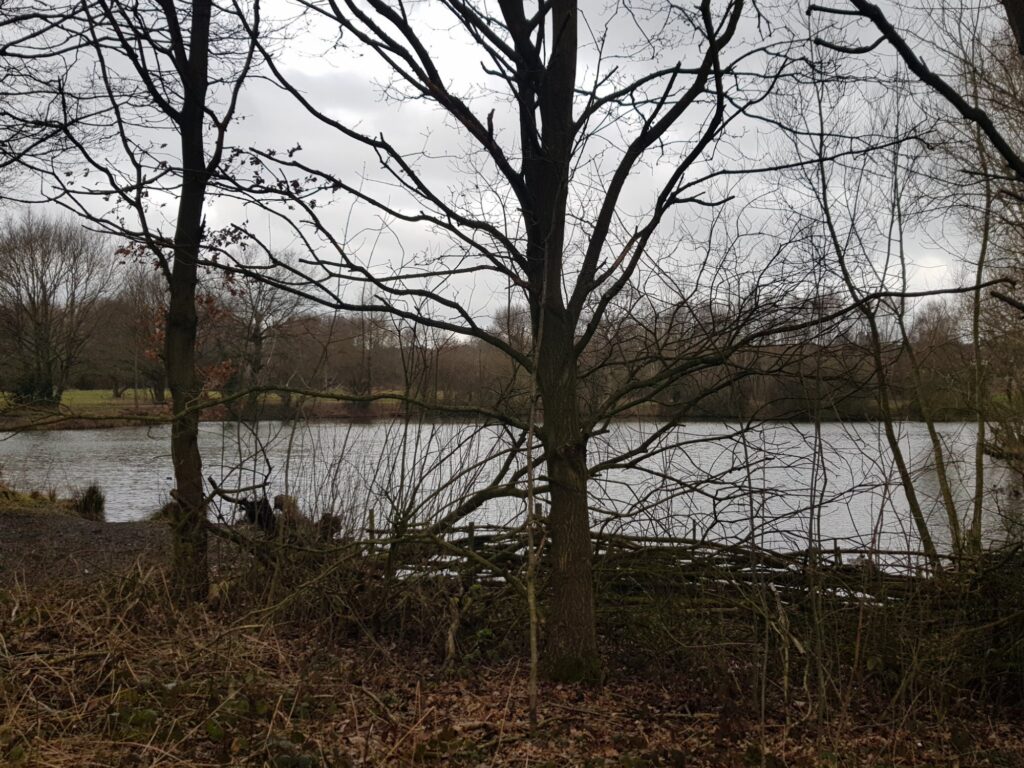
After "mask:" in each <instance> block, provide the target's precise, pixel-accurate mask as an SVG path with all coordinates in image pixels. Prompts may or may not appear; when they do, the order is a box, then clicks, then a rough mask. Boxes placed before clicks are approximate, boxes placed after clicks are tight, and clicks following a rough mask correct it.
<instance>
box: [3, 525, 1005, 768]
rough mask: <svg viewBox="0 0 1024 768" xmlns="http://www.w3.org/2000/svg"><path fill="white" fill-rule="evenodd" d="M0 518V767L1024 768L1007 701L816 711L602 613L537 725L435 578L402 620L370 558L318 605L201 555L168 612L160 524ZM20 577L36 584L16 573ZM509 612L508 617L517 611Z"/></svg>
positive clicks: (705, 652)
mask: <svg viewBox="0 0 1024 768" xmlns="http://www.w3.org/2000/svg"><path fill="white" fill-rule="evenodd" d="M2 523H3V525H2V526H0V557H2V558H3V559H2V563H3V571H2V574H3V576H2V578H3V582H2V583H3V586H2V588H0V638H2V642H0V670H2V674H0V713H2V714H0V762H4V763H6V764H14V765H17V764H23V765H48V766H69V767H70V766H82V765H140V766H141V765H146V766H149V765H187V766H201V765H202V766H206V765H269V766H316V765H323V766H349V765H466V766H476V765H523V766H525V765H531V766H536V765H551V766H556V765H593V766H613V765H628V766H656V765H664V766H743V765H754V766H756V765H766V766H783V765H785V766H819V765H820V766H881V765H885V766H889V765H899V766H904V765H906V766H912V765H914V766H926V765H927V766H934V765H951V766H952V765H960V766H968V765H978V766H981V765H987V766H1007V767H1009V766H1020V765H1024V733H1022V732H1021V730H1020V728H1019V723H1020V719H1019V718H1020V714H1021V713H1020V712H1019V710H1015V709H1014V708H1013V707H1003V708H999V709H997V708H994V707H993V706H989V705H984V704H981V703H978V702H974V703H970V702H959V703H958V702H955V701H949V702H936V701H926V700H918V701H915V702H911V703H910V704H909V706H902V705H900V706H898V707H897V706H895V702H896V701H898V699H899V697H898V695H894V691H893V690H889V689H886V688H885V687H884V686H883V685H882V684H881V683H877V686H878V687H877V688H876V689H874V693H875V695H870V694H871V693H872V692H871V691H870V690H866V689H865V690H858V691H855V692H854V695H853V696H852V697H851V698H850V699H849V700H848V701H846V702H845V703H843V702H838V704H836V706H834V707H832V708H831V709H830V710H829V712H828V714H827V715H826V714H825V713H824V711H823V710H822V709H821V708H820V707H818V706H817V705H813V704H811V703H809V702H810V699H809V697H806V696H804V695H803V694H804V691H802V690H800V686H799V685H796V686H794V691H789V692H787V693H786V695H783V694H784V692H783V691H782V690H781V689H779V688H777V687H775V686H769V687H768V688H767V689H766V693H765V695H764V696H763V697H754V696H751V694H750V692H749V691H747V690H746V687H745V685H744V683H743V680H744V679H745V678H746V675H747V674H748V672H749V670H748V669H744V668H743V667H742V666H741V663H742V659H743V658H745V655H747V656H749V655H750V654H753V653H754V649H753V648H752V647H751V648H749V649H742V648H741V649H740V650H739V651H736V650H735V649H730V648H729V646H728V644H726V643H722V644H721V646H718V643H719V642H720V639H719V638H716V637H714V636H708V638H707V640H708V642H709V643H712V644H715V647H714V648H711V649H710V650H709V649H707V648H700V647H699V645H697V644H696V643H695V642H694V640H693V638H686V637H681V636H680V637H679V639H678V643H679V644H683V645H685V646H686V647H685V648H682V649H677V652H678V653H680V654H681V655H680V656H678V658H689V659H691V660H692V664H686V663H681V662H680V663H677V662H676V661H673V659H675V658H677V657H675V656H671V657H670V656H666V657H665V663H664V664H662V665H661V666H658V665H657V664H656V663H655V664H651V663H649V662H646V661H645V662H644V663H640V662H638V660H637V659H635V658H634V659H631V658H629V656H630V652H629V651H628V649H626V650H611V648H612V647H617V646H624V643H623V642H622V640H621V633H622V632H623V629H622V627H621V626H619V627H617V628H615V629H614V632H616V633H618V634H616V635H615V637H616V638H618V640H617V641H616V642H613V641H612V639H611V638H610V637H609V636H608V634H609V631H610V630H609V629H608V626H609V621H608V619H607V618H606V619H604V620H603V625H604V627H605V629H603V630H602V634H603V645H604V647H605V648H606V649H608V650H607V652H608V653H609V657H608V658H607V661H608V676H607V681H606V683H605V685H603V686H601V687H591V688H587V687H572V686H549V685H542V687H541V691H540V711H539V725H538V727H537V728H536V730H535V731H533V732H531V730H530V728H529V722H528V715H527V695H526V682H527V662H526V661H525V659H524V658H522V657H521V656H520V654H519V652H517V651H515V650H511V651H510V650H509V648H513V649H514V648H515V647H516V643H517V642H518V639H519V637H520V634H519V630H521V627H520V628H516V627H512V629H508V630H507V633H508V636H507V637H503V636H502V635H501V631H500V628H501V626H502V625H501V622H500V620H498V619H492V621H491V622H490V623H489V624H481V623H480V619H479V617H476V616H475V615H474V614H473V612H472V610H470V607H469V602H468V599H466V598H464V599H463V600H462V605H463V613H462V627H461V629H460V634H459V638H460V639H459V641H458V645H459V648H460V653H459V654H458V656H457V657H455V658H452V657H450V656H447V657H446V653H445V648H444V646H445V643H444V642H440V643H438V642H435V641H433V640H432V639H431V638H432V637H433V636H432V635H430V634H429V633H427V632H426V631H425V630H424V629H423V628H424V627H427V626H431V625H433V626H437V625H440V626H441V627H442V628H448V627H449V626H450V615H451V614H450V611H449V608H450V605H446V604H445V601H444V600H443V599H442V598H441V596H440V593H438V592H433V593H430V592H429V590H427V589H424V591H423V594H421V595H420V596H419V597H417V598H414V596H413V595H412V594H411V593H410V592H409V591H408V590H407V589H405V588H404V587H400V586H394V585H393V586H392V587H390V589H392V590H393V591H392V592H391V593H390V602H391V603H392V604H393V605H399V604H405V605H406V607H407V608H408V609H409V611H408V613H406V614H402V615H403V616H404V618H403V619H402V621H403V622H405V623H404V624H402V625H401V626H399V625H398V624H397V623H396V618H395V616H396V615H397V614H388V615H386V616H385V615H380V614H372V613H368V612H367V609H366V607H365V602H372V603H374V604H377V603H379V602H380V601H381V593H380V591H379V589H388V588H389V587H380V588H377V591H375V589H374V588H372V587H371V586H369V585H368V584H367V583H365V582H367V581H368V580H369V579H370V578H371V576H370V573H369V572H368V571H366V570H363V571H361V575H360V576H359V578H360V579H361V580H362V581H363V582H364V583H362V584H360V583H359V580H358V579H357V580H354V581H352V582H351V583H350V584H349V586H348V588H347V590H346V591H347V594H340V595H339V594H336V592H337V590H335V589H334V585H335V584H336V582H330V584H331V589H330V591H331V593H332V595H333V597H332V598H331V600H332V601H329V602H328V603H323V604H321V605H313V603H314V602H315V599H314V598H313V597H312V592H315V591H318V590H319V591H325V586H324V582H321V584H320V586H318V587H313V588H312V592H310V591H303V590H301V589H299V590H297V589H294V588H292V587H291V586H290V585H289V583H288V581H287V578H288V577H287V575H281V573H282V571H279V572H278V576H270V577H269V578H271V579H273V578H280V579H281V585H282V586H288V588H287V589H285V590H283V591H281V592H274V591H273V589H272V586H268V585H267V584H266V583H262V582H250V581H247V579H249V578H250V575H249V574H248V573H247V572H246V569H251V568H255V566H254V565H253V564H252V563H251V562H248V561H242V562H233V563H232V564H231V565H230V566H229V565H228V564H227V563H226V562H225V561H224V559H223V558H219V559H218V558H215V559H214V560H215V562H219V563H220V564H219V565H217V566H216V568H215V579H214V583H215V584H218V583H219V584H222V585H226V584H227V583H228V581H227V580H222V581H218V580H217V576H218V574H219V575H220V576H225V574H226V573H227V572H228V570H229V568H230V569H233V571H232V572H233V573H236V574H239V576H238V577H237V578H236V579H234V580H233V581H232V582H231V583H233V584H234V585H235V586H233V587H231V588H230V589H228V588H227V587H226V586H222V587H221V588H220V589H221V591H219V592H218V591H217V590H215V593H214V594H213V595H212V599H211V601H210V602H209V604H208V605H207V606H204V607H200V608H193V609H188V610H180V609H178V608H176V607H175V606H174V604H173V602H172V601H171V599H170V597H169V594H170V590H169V589H168V586H167V584H166V582H165V580H164V577H163V570H162V567H163V566H162V563H163V562H165V559H166V554H167V546H166V541H165V539H166V535H165V533H164V529H163V528H162V527H161V526H159V525H157V524H153V523H135V524H102V523H89V522H87V521H82V520H77V519H73V518H69V517H66V516H59V515H53V514H41V513H39V512H38V511H23V512H19V513H7V514H5V515H4V516H3V518H2ZM20 572H24V573H25V574H26V576H28V577H29V578H28V579H27V580H22V579H21V578H14V574H17V573H20ZM259 573H260V574H262V575H261V576H260V579H266V578H268V574H267V573H266V572H265V571H262V570H261V571H259ZM83 576H85V577H88V578H82V577H83ZM306 576H307V580H309V577H310V574H309V573H308V572H307V573H306ZM327 578H328V576H326V575H325V574H324V572H322V571H321V572H319V573H317V574H314V575H313V576H312V579H313V580H314V581H316V580H322V579H327ZM330 578H334V574H332V576H331V577H330ZM255 583H261V584H262V587H263V592H262V594H259V595H258V596H257V595H256V594H255V592H254V587H253V586H252V585H253V584H255ZM243 589H245V590H248V591H247V592H246V593H244V594H243V593H242V592H241V590H243ZM231 591H234V596H233V597H231V598H230V599H229V598H227V597H226V595H227V594H229V593H230V592H231ZM271 594H273V595H274V599H273V600H271V599H269V597H270V596H271ZM472 594H473V598H472V599H473V600H477V601H478V603H479V605H480V606H481V611H482V612H483V613H485V614H487V615H490V616H494V615H496V614H499V613H501V611H500V610H499V609H498V607H497V604H494V605H491V604H488V597H487V595H486V594H485V590H484V589H482V588H474V590H472ZM335 598H336V599H335ZM322 599H323V598H322ZM500 599H501V600H502V601H505V602H510V601H514V597H512V596H510V595H501V596H500ZM364 601H365V602H364ZM324 605H330V606H332V607H331V609H330V610H328V609H327V608H325V607H324ZM431 605H433V606H434V607H435V611H434V612H433V613H431V612H430V606H431ZM507 610H508V612H509V614H510V615H512V616H514V615H516V614H515V612H516V611H517V610H519V608H518V606H513V607H509V608H508V609H507ZM720 612H721V611H720ZM328 613H330V614H331V615H330V616H328V615H327V614H328ZM701 620H702V619H700V618H699V617H695V618H694V621H695V622H699V621H701ZM417 621H419V622H421V624H417ZM611 625H612V626H614V625H615V622H611ZM643 630H644V631H647V632H650V631H652V628H651V627H650V626H647V627H644V628H643ZM793 631H794V632H795V631H797V630H796V629H795V628H794V630H793ZM444 634H445V633H444V632H442V635H444ZM508 638H512V640H509V639H508ZM747 639H749V638H747ZM736 644H738V645H742V643H741V642H740V640H739V639H737V640H736ZM793 654H794V656H799V655H800V651H799V650H797V649H794V650H793ZM715 656H718V657H721V658H724V659H726V660H727V661H728V663H727V666H726V667H725V668H717V667H716V668H714V669H713V672H714V674H712V675H708V674H702V673H701V671H700V669H699V668H698V665H711V666H714V663H713V661H712V659H713V657H715ZM791 663H792V664H794V665H796V664H798V663H802V662H798V660H797V659H796V658H794V659H793V660H792V662H791ZM730 678H731V679H730ZM871 679H872V680H874V678H871ZM875 684H876V683H874V682H872V683H871V685H875ZM867 685H868V683H867V682H866V683H865V686H867ZM899 687H900V686H897V687H896V691H895V692H896V693H898V688H899ZM806 692H807V693H811V691H810V690H808V691H806ZM865 693H867V694H869V695H863V694H865Z"/></svg>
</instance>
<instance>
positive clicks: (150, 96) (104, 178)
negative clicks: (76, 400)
mask: <svg viewBox="0 0 1024 768" xmlns="http://www.w3.org/2000/svg"><path fill="white" fill-rule="evenodd" d="M27 4H29V5H32V6H33V7H32V8H30V9H29V12H26V13H24V14H21V15H20V17H19V18H17V19H15V21H16V24H15V25H14V26H13V27H12V29H13V30H15V32H14V33H13V35H14V36H13V42H12V43H11V44H9V45H8V48H7V53H8V55H10V56H20V57H23V58H24V59H26V60H32V61H33V62H36V63H37V64H38V66H34V67H33V68H32V69H31V71H30V72H28V73H26V78H25V79H23V81H22V82H23V86H22V88H21V90H20V91H19V93H18V94H17V95H18V99H17V100H15V101H14V102H12V103H13V104H15V106H16V111H15V112H14V113H13V116H14V117H15V118H17V117H18V116H20V117H21V118H22V120H23V122H25V123H26V124H28V125H30V126H32V127H33V129H34V131H35V133H36V134H37V135H40V136H43V137H46V139H47V140H46V141H44V142H40V143H39V144H37V145H30V146H29V147H28V148H27V149H23V150H22V151H20V152H19V154H18V161H19V163H20V164H21V165H22V166H23V167H27V168H28V169H29V170H30V171H32V172H34V173H37V174H39V175H41V176H42V177H43V178H46V179H48V180H49V182H50V188H49V190H48V191H46V192H45V195H46V196H47V197H49V198H50V199H52V200H54V201H56V202H58V203H60V204H61V205H64V206H65V207H66V208H68V209H70V210H72V211H74V212H75V213H76V214H78V215H80V216H82V217H84V218H86V219H88V220H90V221H92V222H93V225H94V226H96V227H97V228H99V229H101V230H103V231H106V232H108V233H111V234H115V235H117V236H118V237H119V238H123V239H127V240H128V241H129V242H131V243H132V244H133V245H134V247H135V248H136V249H137V250H138V251H139V252H140V253H142V252H146V253H148V254H150V255H151V256H152V257H153V258H155V259H156V260H157V261H158V262H159V264H160V269H161V272H162V274H163V275H164V278H165V279H166V281H167V285H168V288H169V295H168V310H167V314H166V332H165V334H164V353H163V356H164V362H165V364H166V368H167V378H168V384H169V386H170V389H171V394H172V398H173V412H174V416H173V425H172V431H171V432H172V434H171V456H172V461H173V464H174V476H175V484H176V488H175V492H174V495H175V498H176V501H177V504H176V506H175V509H176V510H177V511H176V515H175V518H174V520H173V521H172V524H173V530H174V537H173V538H174V554H173V569H174V581H175V585H176V587H177V589H178V591H179V592H180V595H181V596H182V597H183V598H184V599H190V600H198V599H205V597H206V594H207V580H208V574H207V559H206V527H205V526H206V500H205V496H204V491H203V472H202V460H201V457H200V455H199V448H198V442H197V431H198V424H199V411H200V408H201V407H202V401H201V384H200V381H199V377H198V375H197V369H196V335H197V308H196V296H197V289H198V287H199V284H200V271H199V262H200V258H201V253H202V252H203V250H204V249H206V248H209V247H210V246H211V244H212V242H211V241H212V239H211V233H210V232H209V231H208V230H207V229H206V226H205V223H204V209H205V205H206V200H207V196H208V194H209V191H210V188H211V184H212V183H213V182H212V180H213V179H215V178H216V176H217V174H218V173H219V172H220V169H221V166H222V162H223V160H224V153H225V146H226V144H225V142H226V136H227V130H228V126H229V125H230V124H231V122H232V120H233V119H234V117H235V112H236V108H237V103H238V99H239V94H240V92H241V88H242V85H243V84H244V82H245V81H246V78H247V76H248V74H249V72H250V68H251V64H252V61H253V55H252V54H253V44H252V43H248V44H247V43H246V41H245V40H242V39H241V36H240V34H239V32H240V30H241V29H242V28H243V23H242V22H241V21H240V16H243V15H244V16H245V17H246V18H245V22H244V27H245V28H249V29H253V30H256V31H257V32H258V31H259V29H260V13H259V1H258V0H252V2H247V3H236V4H231V5H226V6H222V5H218V4H216V3H214V2H212V0H189V1H187V2H174V0H152V1H151V2H144V3H137V2H122V1H121V0H98V2H89V3H77V2H67V3H61V4H58V5H59V9H60V12H59V13H56V12H55V11H54V10H53V9H54V8H55V7H57V6H54V5H53V4H51V3H45V2H38V3H27ZM13 109H14V108H13V107H12V110H13ZM8 112H9V113H10V112H11V110H8ZM172 147H173V149H172ZM55 152H56V153H57V154H56V156H57V157H59V158H60V161H61V163H60V164H58V163H56V162H55V161H54V157H55ZM69 164H71V165H73V167H74V170H73V171H68V170H67V168H68V165H69ZM164 195H166V196H167V198H169V199H170V200H171V201H172V202H171V203H170V205H171V206H172V210H173V213H172V214H171V215H170V216H167V217H166V218H165V212H164V211H163V208H164V206H166V205H167V203H166V202H154V199H155V198H161V197H163V196H164ZM165 199H166V198H165Z"/></svg>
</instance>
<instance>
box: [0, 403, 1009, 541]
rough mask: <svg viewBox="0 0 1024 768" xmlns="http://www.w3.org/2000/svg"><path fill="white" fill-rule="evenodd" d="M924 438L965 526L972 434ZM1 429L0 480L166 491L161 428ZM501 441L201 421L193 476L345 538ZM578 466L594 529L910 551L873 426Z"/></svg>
mask: <svg viewBox="0 0 1024 768" xmlns="http://www.w3.org/2000/svg"><path fill="white" fill-rule="evenodd" d="M939 431H940V434H941V436H942V440H943V443H944V445H945V451H944V455H945V456H946V461H947V464H948V473H949V476H950V477H951V484H952V488H953V493H954V496H955V499H956V502H957V506H958V511H959V513H960V515H961V517H967V516H968V515H969V514H970V510H971V506H972V499H973V497H974V493H975V485H976V473H975V468H974V445H975V436H976V431H975V427H974V425H972V424H959V423H949V424H943V425H941V426H940V430H939ZM0 435H2V436H0V477H2V478H3V480H4V481H5V482H7V483H8V484H11V485H13V486H15V487H17V488H20V489H23V490H30V489H37V490H48V489H51V488H52V489H55V490H57V491H58V492H59V493H61V494H62V495H66V494H68V493H69V492H71V491H72V490H73V489H75V488H78V487H83V486H85V485H87V484H89V483H91V482H96V483H98V484H99V485H100V487H101V488H102V489H103V490H104V492H105V493H106V495H107V519H108V520H111V521H125V520H139V519H143V518H145V517H146V516H148V515H150V514H151V513H153V512H154V511H155V510H157V509H158V508H159V507H160V506H161V505H162V504H163V503H164V502H166V501H167V499H168V492H169V490H170V489H171V488H172V487H173V480H172V476H171V461H170V455H169V438H170V429H169V427H167V426H160V427H125V428H117V429H104V430H66V431H61V430H55V431H44V432H28V433H20V434H9V433H8V434H2V433H0ZM514 437H515V436H514V435H513V434H511V433H509V432H508V431H506V430H504V429H501V428H498V427H493V426H479V425H473V424H450V423H442V424H437V423H423V424H405V423H401V422H394V421H382V422H375V423H370V424H351V423H337V422H311V423H295V424H289V423H282V422H261V423H258V424H238V423H228V422H225V423H206V424H203V425H202V430H201V439H200V446H201V451H202V454H203V460H204V471H205V473H206V474H207V475H208V476H212V477H214V478H215V479H216V480H217V482H218V484H219V485H220V486H221V487H223V488H225V489H238V488H247V487H251V486H257V485H260V484H264V483H265V485H263V486H262V487H264V488H266V490H267V493H268V495H270V496H273V495H274V494H276V493H289V494H292V495H295V496H297V497H299V499H300V503H301V504H302V506H303V508H304V509H305V510H306V511H307V512H308V513H310V514H313V515H317V514H322V513H325V512H331V513H334V514H339V515H341V516H342V517H343V518H344V519H345V520H346V522H347V525H348V526H349V527H350V528H365V527H381V526H385V525H387V524H389V523H390V522H393V521H394V520H396V519H401V520H404V521H406V522H411V523H414V522H423V521H428V520H434V519H438V518H440V517H442V516H443V515H445V514H447V513H449V512H451V511H452V510H454V509H456V508H457V506H458V505H459V503H460V502H462V501H463V500H464V499H465V498H466V497H467V496H468V495H469V494H471V493H472V492H473V491H475V490H479V489H480V488H482V487H485V486H486V485H487V484H488V483H490V482H492V481H493V478H494V476H495V474H496V473H497V472H499V471H500V470H501V469H502V467H504V466H506V465H507V472H508V471H512V472H514V471H515V470H516V469H517V468H520V467H522V461H524V459H523V457H522V455H521V452H519V453H516V455H515V456H514V457H513V458H512V459H511V460H510V461H506V458H507V457H508V451H509V450H510V446H512V445H513V439H514ZM900 439H901V443H902V445H903V446H904V450H905V454H906V456H907V457H908V459H909V461H910V464H911V467H912V470H913V474H914V485H915V489H916V491H917V493H918V494H919V496H920V498H921V503H922V506H923V507H924V508H925V509H926V511H927V514H928V515H929V519H930V520H931V521H932V524H933V530H934V531H935V533H934V534H933V535H934V536H935V538H936V539H937V541H939V542H940V543H942V542H943V541H944V540H946V539H947V538H948V536H947V534H946V526H945V525H944V524H943V522H942V521H944V520H945V517H946V513H945V510H944V508H943V507H942V505H941V503H940V500H939V499H940V497H939V487H938V482H937V478H936V472H935V468H934V454H933V451H932V446H931V442H930V440H929V438H928V434H927V430H926V429H925V427H924V425H923V424H917V423H904V424H902V425H900ZM589 460H590V464H591V466H592V467H597V468H600V469H601V472H600V473H599V474H598V475H597V476H596V477H595V478H594V479H593V480H592V481H591V484H590V493H591V508H592V514H593V524H594V526H595V527H599V528H601V529H602V530H605V531H610V532H628V533H632V534H644V535H652V536H660V535H686V536H698V537H708V538H712V539H717V540H732V541H738V540H746V541H754V542H755V543H758V544H761V545H764V546H769V547H775V548H784V549H789V548H800V547H803V546H806V543H807V541H808V540H809V537H812V536H813V537H815V538H816V539H817V538H820V539H822V540H825V541H829V540H836V542H841V543H844V544H846V545H854V546H856V545H866V544H876V545H878V546H882V547H886V548H896V549H899V548H917V547H918V541H917V535H916V532H915V530H914V527H913V524H912V522H911V520H910V515H909V512H908V505H907V499H906V495H905V494H904V492H903V489H902V487H901V486H900V485H899V483H898V482H897V481H896V472H895V470H894V467H893V461H892V456H891V452H890V451H889V448H888V445H887V443H886V440H885V437H884V433H883V431H882V429H881V426H880V425H878V424H871V423H863V422H862V423H845V424H844V423H825V424H821V425H819V426H818V427H816V426H815V425H814V424H790V423H768V424H761V425H758V426H757V427H756V428H751V429H742V428H741V427H740V425H738V424H732V423H710V422H695V423H691V424H687V425H684V426H676V427H672V428H666V427H665V426H664V425H661V424H658V423H656V422H644V421H640V422H617V423H613V424H612V425H610V427H609V428H608V429H607V430H606V431H605V432H604V433H603V434H601V435H599V436H598V437H595V438H594V439H593V440H592V441H591V444H590V447H589ZM982 480H983V482H982V485H983V488H984V508H985V531H986V536H987V537H988V538H990V539H996V540H1001V539H1003V538H1005V537H1006V536H1007V535H1009V534H1008V524H1007V523H1006V517H1007V515H1008V514H1011V513H1014V509H1013V506H1014V505H1013V504H1012V503H1011V502H1013V495H1014V494H1012V493H1009V492H1008V482H1009V481H1008V478H1007V476H1006V473H1005V472H1004V470H1002V469H1001V468H1000V467H998V466H995V465H993V464H992V463H991V462H989V461H986V462H985V474H984V476H983V479H982ZM540 483H541V485H543V478H541V479H540ZM523 507H524V504H523V502H522V501H521V500H519V499H509V498H505V499H495V500H492V501H490V502H488V503H487V504H485V505H484V506H483V507H481V508H480V509H479V510H477V511H476V512H475V513H474V516H473V519H475V520H476V521H477V522H479V523H481V524H482V523H488V522H490V523H502V524H504V523H509V522H513V521H514V520H515V519H516V518H517V517H518V516H521V515H522V514H523ZM213 514H215V515H216V514H219V515H222V516H225V517H230V516H231V515H232V514H234V510H233V508H232V507H231V505H228V504H223V503H222V504H217V505H215V506H214V511H213ZM1011 516H1012V515H1011ZM1012 522H1013V521H1012V520H1011V524H1012Z"/></svg>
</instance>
